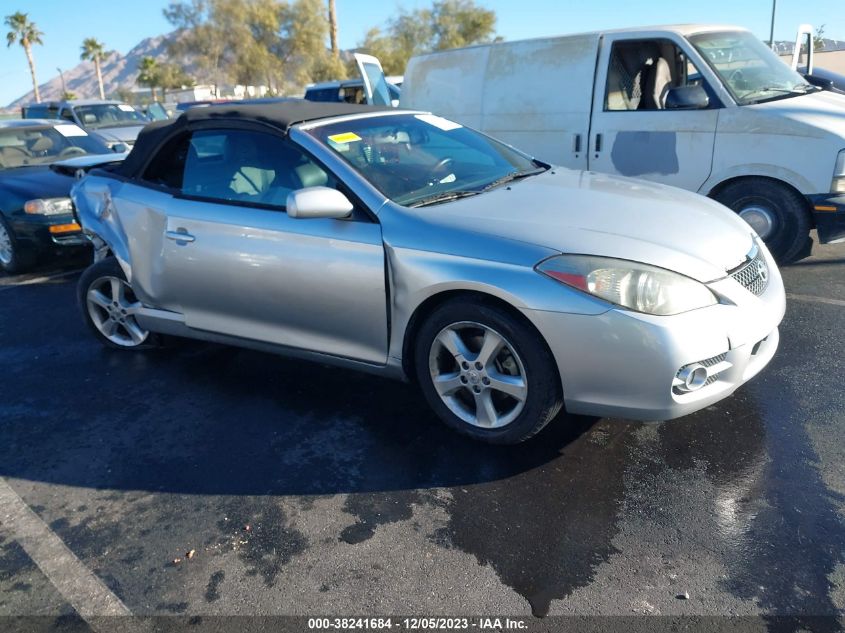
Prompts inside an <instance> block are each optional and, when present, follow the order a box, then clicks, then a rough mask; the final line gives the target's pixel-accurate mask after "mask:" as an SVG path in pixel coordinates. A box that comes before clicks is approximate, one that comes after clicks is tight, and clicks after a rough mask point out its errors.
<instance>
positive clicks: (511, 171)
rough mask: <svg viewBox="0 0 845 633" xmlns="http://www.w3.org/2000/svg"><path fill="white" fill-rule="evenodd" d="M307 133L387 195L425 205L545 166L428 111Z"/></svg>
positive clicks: (322, 127)
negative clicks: (426, 112) (427, 112)
mask: <svg viewBox="0 0 845 633" xmlns="http://www.w3.org/2000/svg"><path fill="white" fill-rule="evenodd" d="M309 133H310V134H311V135H312V136H314V137H316V138H317V139H319V140H320V141H321V142H323V143H324V144H325V145H327V146H328V147H329V148H331V149H332V150H333V151H334V152H336V153H337V154H338V155H339V156H341V157H342V158H343V159H344V160H345V161H346V162H348V163H349V164H351V165H352V166H353V167H355V168H356V169H357V170H358V171H359V172H360V173H361V175H363V176H364V177H365V178H366V179H367V180H369V181H370V182H371V183H372V184H373V185H374V186H375V187H376V188H378V189H379V190H380V191H381V192H382V193H384V195H385V196H387V197H388V198H390V199H391V200H393V201H394V202H397V203H399V204H402V205H406V206H423V205H425V204H435V203H437V202H446V201H448V200H451V199H454V198H457V197H460V196H465V195H474V194H478V193H482V192H483V191H486V190H488V189H490V188H493V187H496V186H498V185H501V184H504V183H505V182H509V181H511V180H514V179H516V178H522V177H526V176H530V175H534V174H536V173H539V172H541V171H545V170H546V169H548V165H544V164H543V163H540V162H538V161H534V160H532V159H531V158H529V157H527V156H525V155H524V154H522V153H520V152H518V151H516V150H515V149H513V148H511V147H508V146H507V145H505V144H503V143H500V142H498V141H495V140H493V139H492V138H490V137H488V136H484V135H483V134H480V133H478V132H475V131H473V130H470V129H467V128H465V127H463V126H462V125H459V124H457V123H454V122H452V121H449V120H447V119H444V118H441V117H438V116H435V115H432V114H410V113H409V114H404V113H403V114H395V115H385V116H375V117H366V118H360V119H352V120H346V121H342V122H338V123H331V124H327V125H319V126H317V127H314V128H312V129H310V130H309Z"/></svg>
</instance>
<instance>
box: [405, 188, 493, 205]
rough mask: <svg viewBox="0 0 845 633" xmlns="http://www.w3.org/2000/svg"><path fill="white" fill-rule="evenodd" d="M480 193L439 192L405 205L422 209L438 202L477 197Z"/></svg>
mask: <svg viewBox="0 0 845 633" xmlns="http://www.w3.org/2000/svg"><path fill="white" fill-rule="evenodd" d="M480 193H481V192H480V191H441V192H440V193H434V194H432V195H430V196H425V197H424V198H420V199H419V200H416V201H414V202H413V203H411V204H409V205H407V206H409V207H411V208H414V207H424V206H427V205H429V204H437V203H438V202H449V201H450V200H457V199H458V198H468V197H469V196H477V195H478V194H480Z"/></svg>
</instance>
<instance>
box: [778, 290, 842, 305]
mask: <svg viewBox="0 0 845 633" xmlns="http://www.w3.org/2000/svg"><path fill="white" fill-rule="evenodd" d="M786 298H787V299H793V300H795V301H809V302H810V303H826V304H828V305H832V306H843V307H845V301H842V300H841V299H828V298H827V297H814V296H813V295H794V294H790V293H787V295H786Z"/></svg>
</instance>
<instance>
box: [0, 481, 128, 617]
mask: <svg viewBox="0 0 845 633" xmlns="http://www.w3.org/2000/svg"><path fill="white" fill-rule="evenodd" d="M0 508H2V510H0V529H2V530H4V531H5V532H7V533H8V534H9V535H10V536H11V537H12V538H13V539H14V540H15V541H17V542H18V543H19V544H20V546H21V547H23V549H24V551H25V552H26V553H27V554H28V555H29V557H30V558H31V559H32V561H33V562H34V563H35V564H36V565H38V568H39V569H40V570H41V571H42V572H43V573H44V575H45V576H47V578H48V579H49V580H50V582H51V583H53V586H54V587H55V588H56V589H57V590H58V592H59V593H60V594H61V595H62V597H64V599H65V600H67V601H68V603H70V605H71V606H72V607H73V608H74V609H75V610H76V612H77V613H78V614H79V615H80V617H82V618H83V619H84V620H86V621H87V622H88V624H89V625H90V626H91V628H92V629H95V630H96V628H98V627H95V626H94V624H93V623H92V622H90V621H89V618H94V617H99V616H116V615H123V616H126V615H132V612H131V611H130V610H129V609H128V608H127V606H126V605H125V604H123V602H122V601H121V599H120V598H118V597H117V596H116V595H114V594H113V593H112V592H111V591H110V590H109V589H108V587H106V586H105V585H104V584H103V582H102V581H101V580H100V579H99V578H97V576H95V575H94V573H93V572H92V571H91V570H89V569H88V568H87V567H86V566H85V565H84V564H83V563H82V561H81V560H79V559H78V558H77V557H76V556H75V555H74V553H73V552H71V551H70V550H69V549H68V547H67V545H65V544H64V542H62V540H61V539H60V538H59V537H58V536H57V535H56V533H55V532H53V530H51V529H50V528H49V527H48V526H47V524H46V523H44V521H42V520H41V518H40V517H39V516H38V515H37V514H35V512H33V511H32V509H31V508H30V507H29V506H28V505H27V504H26V502H25V501H24V500H23V499H21V498H20V496H19V495H18V493H16V492H15V491H14V490H13V489H12V487H11V486H10V485H9V484H8V482H7V481H6V480H5V479H3V478H2V477H0ZM100 628H102V627H100Z"/></svg>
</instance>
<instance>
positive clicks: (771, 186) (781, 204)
mask: <svg viewBox="0 0 845 633" xmlns="http://www.w3.org/2000/svg"><path fill="white" fill-rule="evenodd" d="M715 198H716V200H718V201H719V202H721V203H722V204H724V205H725V206H726V207H729V208H731V209H733V210H734V211H735V212H736V213H737V215H739V217H741V218H742V219H743V220H745V221H746V222H747V223H748V225H749V226H750V227H751V228H752V229H754V232H755V233H757V235H759V236H760V237H761V238H762V239H763V241H764V242H765V243H766V246H767V247H768V248H769V250H770V251H771V253H772V255H773V256H774V257H775V259H777V260H778V262H779V263H781V264H788V263H790V262H792V261H795V260H796V259H799V258H800V257H802V256H804V255H806V254H809V250H808V248H807V247H808V246H810V247H811V246H812V245H811V243H810V236H809V233H810V224H811V223H810V214H809V211H808V209H807V202H806V200H804V198H803V196H801V194H799V193H798V192H797V191H795V190H794V189H792V188H791V187H789V186H787V185H785V184H783V183H780V182H778V181H776V180H772V179H770V178H744V179H742V180H737V181H735V182H732V183H729V184H728V185H726V186H725V187H724V188H723V189H722V190H721V191H719V192H718V194H716V196H715Z"/></svg>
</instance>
